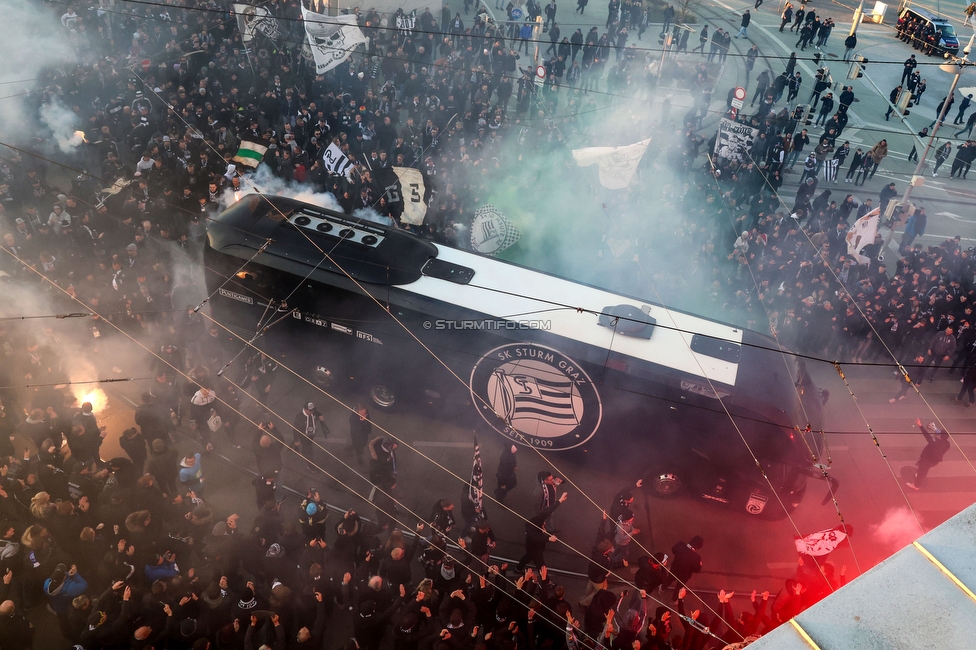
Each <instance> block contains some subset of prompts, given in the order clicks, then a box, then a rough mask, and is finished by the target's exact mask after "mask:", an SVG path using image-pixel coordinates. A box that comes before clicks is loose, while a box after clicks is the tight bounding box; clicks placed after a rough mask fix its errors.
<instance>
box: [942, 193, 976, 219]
mask: <svg viewBox="0 0 976 650" xmlns="http://www.w3.org/2000/svg"><path fill="white" fill-rule="evenodd" d="M946 191H948V190H946ZM935 216H937V217H949V218H950V219H952V220H953V221H962V222H963V223H976V220H973V219H967V218H965V217H960V216H959V215H958V214H955V213H954V212H936V213H935Z"/></svg>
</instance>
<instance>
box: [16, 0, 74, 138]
mask: <svg viewBox="0 0 976 650" xmlns="http://www.w3.org/2000/svg"><path fill="white" fill-rule="evenodd" d="M57 6H58V7H64V6H63V5H57ZM64 8H65V9H66V7H64ZM0 16H3V20H4V24H5V25H6V26H7V28H6V29H5V30H4V33H3V38H2V39H0V61H2V62H3V64H2V65H0V84H2V85H0V87H2V88H3V95H4V96H5V97H6V98H5V99H3V100H2V101H0V137H3V139H4V141H6V142H11V141H22V140H23V138H24V136H25V135H27V134H36V126H35V125H34V123H33V120H31V119H29V115H28V111H27V110H26V109H27V106H28V103H27V101H25V100H26V99H27V97H26V94H27V93H28V92H29V91H31V90H33V89H34V88H35V86H36V85H37V82H36V79H37V77H38V76H39V75H40V74H41V72H42V71H43V70H44V69H45V68H49V67H57V66H59V65H62V64H65V63H68V62H77V59H78V57H77V55H76V54H75V53H74V52H73V51H72V48H71V46H70V45H69V41H68V36H67V34H66V33H65V30H64V28H63V27H62V26H61V23H60V21H59V20H58V18H57V17H56V16H55V13H54V11H52V10H51V8H50V7H49V6H48V5H46V3H44V4H40V3H34V2H24V1H23V0H0Z"/></svg>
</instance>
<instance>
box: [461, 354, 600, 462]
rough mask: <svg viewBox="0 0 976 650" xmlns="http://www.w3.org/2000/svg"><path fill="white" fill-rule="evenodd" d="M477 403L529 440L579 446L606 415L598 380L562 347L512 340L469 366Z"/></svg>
mask: <svg viewBox="0 0 976 650" xmlns="http://www.w3.org/2000/svg"><path fill="white" fill-rule="evenodd" d="M471 397H472V399H473V400H474V404H475V408H477V409H478V412H479V413H481V417H483V418H484V419H485V422H487V423H488V424H489V425H491V427H492V428H493V429H495V430H496V431H498V432H499V433H501V434H502V435H504V436H506V437H508V438H510V439H511V440H512V441H513V442H517V443H520V444H523V445H527V446H533V447H540V448H544V449H549V450H553V451H558V450H565V449H572V448H573V447H578V446H580V445H582V444H583V443H585V442H586V441H587V440H589V439H590V438H591V437H593V434H594V433H596V430H597V429H598V428H599V426H600V421H601V419H602V418H603V404H602V402H601V400H600V394H599V393H598V392H597V389H596V386H594V385H593V382H592V380H591V379H590V377H589V375H587V374H586V372H585V371H584V370H583V369H582V368H580V366H579V364H577V363H576V362H575V361H573V360H572V359H570V358H569V357H567V356H566V355H565V354H563V353H562V352H559V351H558V350H555V349H553V348H549V347H545V346H542V345H535V344H532V343H511V344H508V345H503V346H500V347H497V348H495V349H494V350H491V351H490V352H488V353H487V354H485V355H484V356H483V357H482V358H481V360H480V361H478V363H477V364H475V366H474V369H473V370H472V371H471Z"/></svg>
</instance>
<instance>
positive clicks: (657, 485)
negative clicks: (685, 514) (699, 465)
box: [647, 470, 682, 497]
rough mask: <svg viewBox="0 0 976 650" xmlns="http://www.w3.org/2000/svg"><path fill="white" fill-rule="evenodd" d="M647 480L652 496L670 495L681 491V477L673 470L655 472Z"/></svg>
mask: <svg viewBox="0 0 976 650" xmlns="http://www.w3.org/2000/svg"><path fill="white" fill-rule="evenodd" d="M647 482H648V483H649V484H650V485H649V487H650V488H651V491H652V492H653V493H654V496H658V497H671V496H674V495H675V494H677V493H678V492H680V491H681V485H682V482H681V477H680V476H679V475H678V473H677V472H675V471H674V470H667V471H661V472H655V473H654V474H652V475H651V476H650V477H649V480H648V481H647Z"/></svg>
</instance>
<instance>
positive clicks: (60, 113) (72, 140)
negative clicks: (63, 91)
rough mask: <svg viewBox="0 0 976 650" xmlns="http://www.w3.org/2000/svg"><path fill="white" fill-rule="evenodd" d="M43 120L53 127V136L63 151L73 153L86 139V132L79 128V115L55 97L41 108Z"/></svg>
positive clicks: (49, 126)
mask: <svg viewBox="0 0 976 650" xmlns="http://www.w3.org/2000/svg"><path fill="white" fill-rule="evenodd" d="M39 112H40V116H41V122H42V123H43V124H44V125H45V126H47V128H49V129H51V137H52V138H53V139H54V142H56V143H57V145H58V149H60V150H61V152H62V153H72V152H73V151H74V150H75V149H77V148H78V146H79V145H81V143H82V142H84V141H85V133H84V132H83V131H79V130H77V129H78V116H77V115H76V114H75V113H74V112H73V111H72V110H71V109H70V108H68V107H67V106H65V105H64V103H63V102H62V101H61V100H60V99H58V98H57V97H55V98H54V99H52V100H51V102H49V103H47V104H43V105H42V106H41V108H40V111H39Z"/></svg>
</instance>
